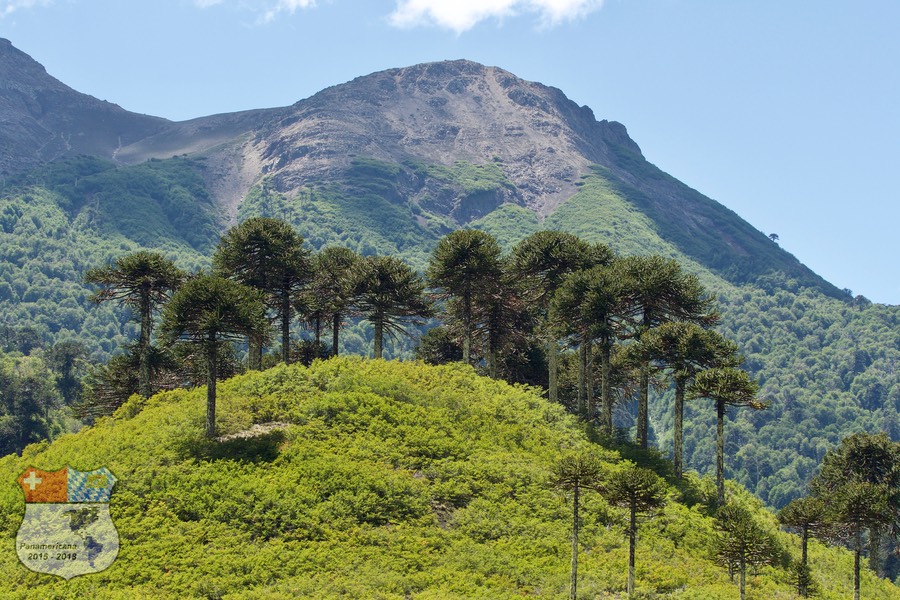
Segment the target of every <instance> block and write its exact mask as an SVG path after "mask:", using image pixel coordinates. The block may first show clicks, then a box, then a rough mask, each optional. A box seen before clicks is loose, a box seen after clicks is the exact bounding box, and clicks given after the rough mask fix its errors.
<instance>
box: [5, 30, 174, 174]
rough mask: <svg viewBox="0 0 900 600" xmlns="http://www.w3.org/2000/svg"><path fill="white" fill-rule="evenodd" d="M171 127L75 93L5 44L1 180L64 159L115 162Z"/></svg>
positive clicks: (157, 120) (27, 57)
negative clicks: (79, 156) (137, 144)
mask: <svg viewBox="0 0 900 600" xmlns="http://www.w3.org/2000/svg"><path fill="white" fill-rule="evenodd" d="M169 125H170V122H169V121H167V120H165V119H160V118H158V117H150V116H146V115H138V114H135V113H131V112H128V111H126V110H124V109H122V108H121V107H119V106H117V105H115V104H111V103H109V102H105V101H102V100H98V99H96V98H94V97H92V96H88V95H86V94H81V93H79V92H76V91H75V90H73V89H71V88H70V87H68V86H66V85H64V84H63V83H61V82H59V81H57V80H56V79H54V78H53V77H51V76H50V75H48V74H47V71H46V70H45V69H44V67H42V66H41V65H40V64H38V63H37V62H35V61H34V60H33V59H32V58H31V57H30V56H28V55H27V54H25V53H24V52H21V51H20V50H18V49H16V48H15V47H13V45H12V44H11V43H10V42H9V40H5V39H2V38H0V175H2V174H8V173H13V172H16V171H21V170H24V169H28V168H30V167H34V166H37V165H40V164H42V163H44V162H47V161H50V160H53V159H56V158H60V157H62V156H71V155H77V154H90V155H95V156H104V157H107V158H112V157H113V156H114V154H115V152H116V150H117V149H118V148H120V147H121V146H125V145H128V144H131V143H133V142H136V141H138V140H140V139H143V138H146V137H147V136H150V135H153V134H155V133H158V132H160V131H162V130H164V129H165V128H166V127H168V126H169Z"/></svg>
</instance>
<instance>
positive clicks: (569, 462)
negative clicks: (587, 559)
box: [550, 452, 603, 600]
mask: <svg viewBox="0 0 900 600" xmlns="http://www.w3.org/2000/svg"><path fill="white" fill-rule="evenodd" d="M602 475H603V464H602V463H601V462H600V460H599V459H598V458H597V457H596V456H594V455H593V454H589V453H587V452H581V453H574V452H573V453H570V454H567V455H565V456H563V457H562V458H560V459H559V461H557V462H556V464H554V465H553V470H552V472H551V475H550V482H551V484H552V485H553V486H555V487H557V488H559V489H561V490H564V491H567V492H571V493H572V515H573V516H572V569H571V572H570V576H571V583H570V586H569V598H570V599H571V600H575V598H577V594H578V530H579V526H580V520H579V514H578V511H579V507H580V501H581V493H582V491H584V490H597V489H598V487H599V486H600V483H601V480H602Z"/></svg>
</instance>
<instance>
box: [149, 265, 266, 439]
mask: <svg viewBox="0 0 900 600" xmlns="http://www.w3.org/2000/svg"><path fill="white" fill-rule="evenodd" d="M267 331H268V321H267V320H266V315H265V306H264V304H263V302H262V295H261V293H260V292H259V291H258V290H254V289H252V288H249V287H247V286H243V285H241V284H239V283H236V282H234V281H231V280H229V279H225V278H223V277H218V276H214V275H201V276H199V277H196V278H194V279H191V280H190V281H188V282H187V283H186V284H184V285H183V286H182V287H181V289H179V290H178V291H177V292H176V293H175V294H174V295H173V296H172V299H171V300H170V301H169V303H168V304H167V305H166V308H165V310H164V311H163V318H162V325H161V326H160V333H161V337H162V339H163V340H164V341H166V342H167V343H174V342H177V341H179V340H181V341H185V342H188V343H191V344H194V345H196V346H197V347H198V348H199V349H200V350H201V352H202V354H203V355H204V356H205V358H206V363H207V392H206V435H207V436H208V437H213V436H215V434H216V375H217V373H216V365H217V358H218V352H219V346H220V345H222V344H223V343H226V342H228V341H230V340H233V339H237V338H240V337H242V336H248V337H255V338H256V339H265V337H266V334H267Z"/></svg>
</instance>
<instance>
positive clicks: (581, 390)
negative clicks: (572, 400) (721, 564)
mask: <svg viewBox="0 0 900 600" xmlns="http://www.w3.org/2000/svg"><path fill="white" fill-rule="evenodd" d="M584 350H585V348H584V342H583V341H582V343H580V344H578V407H577V411H578V414H579V415H583V414H584V399H585V396H586V395H587V394H586V389H585V387H586V386H585V376H584V375H585V374H584Z"/></svg>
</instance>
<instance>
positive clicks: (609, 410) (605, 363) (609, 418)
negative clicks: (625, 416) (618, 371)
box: [600, 340, 613, 436]
mask: <svg viewBox="0 0 900 600" xmlns="http://www.w3.org/2000/svg"><path fill="white" fill-rule="evenodd" d="M611 351H612V346H611V344H610V343H609V341H608V340H604V341H603V344H602V345H601V346H600V377H601V380H600V404H601V405H602V406H603V431H604V432H605V433H606V435H609V436H611V435H612V434H613V403H612V395H611V394H610V385H609V383H610V382H609V378H610V374H611V373H610V371H611V368H610V364H609V363H610V354H611Z"/></svg>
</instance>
